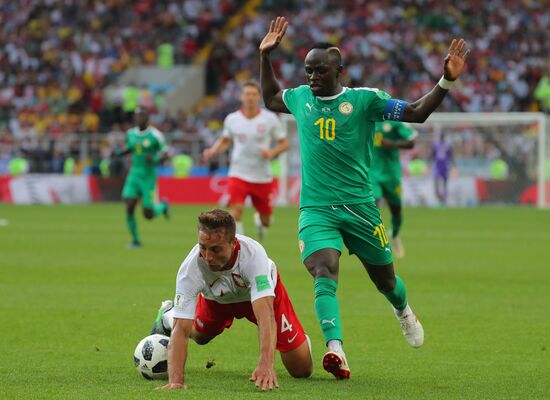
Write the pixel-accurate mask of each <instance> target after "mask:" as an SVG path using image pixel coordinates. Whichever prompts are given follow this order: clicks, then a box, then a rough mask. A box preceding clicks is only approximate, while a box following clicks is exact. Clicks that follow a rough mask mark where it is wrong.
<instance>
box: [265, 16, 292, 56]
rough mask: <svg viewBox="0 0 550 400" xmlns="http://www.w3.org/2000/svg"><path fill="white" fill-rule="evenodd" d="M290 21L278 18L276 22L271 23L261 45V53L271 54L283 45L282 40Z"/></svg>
mask: <svg viewBox="0 0 550 400" xmlns="http://www.w3.org/2000/svg"><path fill="white" fill-rule="evenodd" d="M287 27H288V21H287V20H286V18H285V17H277V18H276V19H275V21H273V20H272V21H271V24H270V25H269V32H267V35H265V37H264V39H263V40H262V43H260V52H262V53H263V52H265V53H270V52H271V51H272V50H274V49H276V48H277V46H279V43H281V39H282V38H283V36H284V35H285V32H286V28H287Z"/></svg>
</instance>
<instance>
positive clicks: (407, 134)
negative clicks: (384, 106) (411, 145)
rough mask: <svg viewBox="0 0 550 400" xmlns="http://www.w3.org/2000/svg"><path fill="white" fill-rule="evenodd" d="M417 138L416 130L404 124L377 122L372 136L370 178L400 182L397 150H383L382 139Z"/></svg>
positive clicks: (399, 163)
mask: <svg viewBox="0 0 550 400" xmlns="http://www.w3.org/2000/svg"><path fill="white" fill-rule="evenodd" d="M416 136H417V132H416V130H415V129H414V128H413V127H412V126H411V125H410V124H408V123H406V122H398V121H383V122H377V123H376V125H375V134H374V152H373V159H372V168H371V171H372V177H373V178H374V179H376V180H381V181H385V180H400V179H401V162H400V159H399V149H398V148H391V149H388V148H385V147H383V146H382V139H389V140H412V139H414V138H415V137H416Z"/></svg>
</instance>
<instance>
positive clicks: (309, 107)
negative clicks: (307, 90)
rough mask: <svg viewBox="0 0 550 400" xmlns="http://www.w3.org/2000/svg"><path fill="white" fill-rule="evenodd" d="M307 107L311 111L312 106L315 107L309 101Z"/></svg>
mask: <svg viewBox="0 0 550 400" xmlns="http://www.w3.org/2000/svg"><path fill="white" fill-rule="evenodd" d="M306 107H307V108H308V109H309V112H311V107H313V106H312V105H311V104H309V103H306Z"/></svg>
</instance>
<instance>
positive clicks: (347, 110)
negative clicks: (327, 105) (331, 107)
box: [338, 101, 353, 115]
mask: <svg viewBox="0 0 550 400" xmlns="http://www.w3.org/2000/svg"><path fill="white" fill-rule="evenodd" d="M338 109H339V110H340V112H341V113H342V114H344V115H349V114H351V113H352V112H353V105H352V104H351V103H349V102H347V101H345V102H343V103H342V104H340V107H338Z"/></svg>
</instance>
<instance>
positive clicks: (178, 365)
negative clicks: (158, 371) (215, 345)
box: [168, 318, 193, 384]
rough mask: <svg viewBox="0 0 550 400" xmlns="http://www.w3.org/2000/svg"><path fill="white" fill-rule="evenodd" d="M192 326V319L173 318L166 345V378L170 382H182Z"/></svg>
mask: <svg viewBox="0 0 550 400" xmlns="http://www.w3.org/2000/svg"><path fill="white" fill-rule="evenodd" d="M192 327H193V321H192V320H185V319H178V318H175V319H174V329H173V330H172V334H171V335H170V344H169V345H168V380H169V383H170V384H183V381H184V371H185V362H186V361H187V351H188V347H189V336H190V334H191V329H192Z"/></svg>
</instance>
